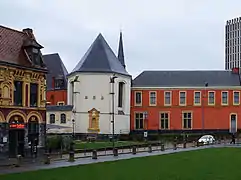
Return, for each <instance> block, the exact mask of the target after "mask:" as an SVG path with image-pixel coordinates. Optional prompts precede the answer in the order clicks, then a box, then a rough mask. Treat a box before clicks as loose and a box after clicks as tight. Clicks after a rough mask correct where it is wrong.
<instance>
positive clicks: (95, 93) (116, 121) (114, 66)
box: [68, 33, 131, 135]
mask: <svg viewBox="0 0 241 180" xmlns="http://www.w3.org/2000/svg"><path fill="white" fill-rule="evenodd" d="M130 93H131V75H130V74H129V73H128V72H127V71H126V68H125V60H124V52H123V40H122V33H121V34H120V41H119V49H118V56H116V55H115V54H114V52H113V51H112V49H111V48H110V46H109V45H108V43H107V42H106V40H105V39H104V37H103V36H102V35H101V34H99V35H98V37H97V38H96V39H95V41H94V42H93V43H92V45H91V46H90V47H89V49H88V50H87V52H86V53H85V55H84V56H83V57H82V59H81V60H80V62H79V63H78V64H77V66H76V67H75V68H74V69H73V71H72V72H71V73H70V74H69V75H68V104H69V105H73V122H74V128H75V130H74V131H75V133H77V134H88V133H91V134H92V133H97V134H103V135H107V134H112V133H113V127H114V133H115V134H128V133H129V132H130ZM113 100H114V101H113ZM113 114H114V118H113Z"/></svg>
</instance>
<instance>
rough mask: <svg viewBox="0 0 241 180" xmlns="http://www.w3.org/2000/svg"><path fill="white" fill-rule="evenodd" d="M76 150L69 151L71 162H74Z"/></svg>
mask: <svg viewBox="0 0 241 180" xmlns="http://www.w3.org/2000/svg"><path fill="white" fill-rule="evenodd" d="M74 161H75V160H74V151H70V152H69V162H74Z"/></svg>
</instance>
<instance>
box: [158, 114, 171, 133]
mask: <svg viewBox="0 0 241 180" xmlns="http://www.w3.org/2000/svg"><path fill="white" fill-rule="evenodd" d="M162 114H167V115H168V118H167V122H168V123H167V124H168V127H167V128H166V127H164V128H162V127H161V125H162V123H161V121H162V118H161V115H162ZM163 120H164V124H166V123H165V121H166V118H164V119H163ZM159 129H160V130H169V129H170V112H169V111H160V112H159Z"/></svg>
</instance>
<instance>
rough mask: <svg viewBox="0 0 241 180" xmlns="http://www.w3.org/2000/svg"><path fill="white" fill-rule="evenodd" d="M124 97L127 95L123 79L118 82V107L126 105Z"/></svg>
mask: <svg viewBox="0 0 241 180" xmlns="http://www.w3.org/2000/svg"><path fill="white" fill-rule="evenodd" d="M121 86H122V87H121ZM120 87H121V88H120ZM120 90H121V91H120ZM120 96H121V97H120ZM124 97H125V83H124V82H123V81H120V82H118V108H123V107H124Z"/></svg>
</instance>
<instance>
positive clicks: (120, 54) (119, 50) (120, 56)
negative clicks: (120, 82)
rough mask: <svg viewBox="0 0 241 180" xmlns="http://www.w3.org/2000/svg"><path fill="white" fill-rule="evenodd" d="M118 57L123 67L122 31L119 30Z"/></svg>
mask: <svg viewBox="0 0 241 180" xmlns="http://www.w3.org/2000/svg"><path fill="white" fill-rule="evenodd" d="M117 57H118V59H119V61H120V62H121V64H122V66H123V67H124V68H125V67H126V65H125V57H124V47H123V39H122V32H120V40H119V48H118V56H117Z"/></svg>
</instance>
